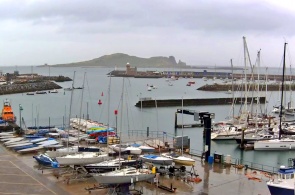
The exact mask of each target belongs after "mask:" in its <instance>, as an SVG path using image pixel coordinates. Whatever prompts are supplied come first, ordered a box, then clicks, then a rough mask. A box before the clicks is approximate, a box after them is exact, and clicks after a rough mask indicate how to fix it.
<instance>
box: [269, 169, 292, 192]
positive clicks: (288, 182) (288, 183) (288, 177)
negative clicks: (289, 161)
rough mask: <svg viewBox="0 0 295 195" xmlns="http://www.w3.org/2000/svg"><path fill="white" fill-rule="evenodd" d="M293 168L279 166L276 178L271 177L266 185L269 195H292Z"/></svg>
mask: <svg viewBox="0 0 295 195" xmlns="http://www.w3.org/2000/svg"><path fill="white" fill-rule="evenodd" d="M294 172H295V169H294V168H293V167H291V168H287V167H285V166H281V167H280V169H279V171H278V174H277V178H274V177H272V178H271V179H270V180H269V181H268V182H267V183H266V184H267V187H268V189H269V191H270V194H271V195H294V178H295V177H294V175H295V173H294Z"/></svg>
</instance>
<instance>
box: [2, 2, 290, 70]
mask: <svg viewBox="0 0 295 195" xmlns="http://www.w3.org/2000/svg"><path fill="white" fill-rule="evenodd" d="M279 2H281V3H279ZM293 2H294V3H293ZM0 26H1V28H0V65H1V66H8V65H11V66H14V65H40V64H45V63H47V64H59V63H70V62H78V61H84V60H90V59H93V58H97V57H100V56H102V55H106V54H113V53H126V54H129V55H134V56H138V57H144V58H149V57H152V56H170V55H173V56H174V57H175V58H176V60H177V61H178V60H181V61H184V62H186V63H187V64H188V65H212V66H214V65H216V66H219V65H220V66H221V65H230V59H233V63H234V65H237V66H243V39H242V37H243V36H245V37H246V40H247V44H248V49H249V52H250V56H251V61H255V60H256V54H257V51H258V50H260V49H261V66H264V67H279V66H280V64H281V63H282V56H283V46H284V42H285V41H286V42H288V52H287V53H288V54H289V55H288V56H289V57H288V59H291V60H289V61H290V63H293V62H292V56H293V58H294V55H295V38H294V34H295V1H294V0H282V1H278V0H260V1H259V0H226V1H220V0H1V1H0ZM294 59H295V58H294ZM122 63H123V64H125V63H126V62H122Z"/></svg>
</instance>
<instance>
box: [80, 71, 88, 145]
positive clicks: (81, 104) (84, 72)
mask: <svg viewBox="0 0 295 195" xmlns="http://www.w3.org/2000/svg"><path fill="white" fill-rule="evenodd" d="M85 75H86V72H84V79H83V86H82V95H81V104H80V117H79V129H78V148H79V144H80V140H79V138H80V131H81V117H82V105H83V96H84V84H85Z"/></svg>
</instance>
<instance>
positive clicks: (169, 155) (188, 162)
mask: <svg viewBox="0 0 295 195" xmlns="http://www.w3.org/2000/svg"><path fill="white" fill-rule="evenodd" d="M162 156H164V157H167V158H170V159H172V160H173V162H175V163H177V164H180V165H186V166H192V165H194V164H195V160H194V159H191V158H188V157H185V156H179V155H177V154H176V153H164V154H162Z"/></svg>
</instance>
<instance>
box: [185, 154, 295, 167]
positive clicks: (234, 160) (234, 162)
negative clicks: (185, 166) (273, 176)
mask: <svg viewBox="0 0 295 195" xmlns="http://www.w3.org/2000/svg"><path fill="white" fill-rule="evenodd" d="M202 154H203V151H201V150H195V149H191V150H190V153H189V155H191V156H197V157H200V158H201V157H202ZM210 156H214V154H210ZM221 159H223V160H222V161H221V162H220V163H224V161H225V160H224V155H222V158H221ZM291 161H292V159H289V160H288V166H293V164H291ZM292 163H293V161H292ZM231 164H232V165H240V164H243V165H244V166H245V167H247V168H249V169H253V170H258V171H264V172H268V173H277V172H278V169H279V168H278V167H273V166H270V165H264V164H260V163H255V162H251V161H246V160H243V159H238V158H234V157H232V156H231Z"/></svg>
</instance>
